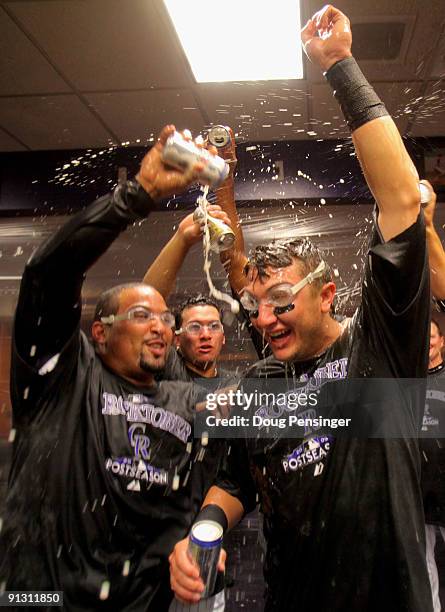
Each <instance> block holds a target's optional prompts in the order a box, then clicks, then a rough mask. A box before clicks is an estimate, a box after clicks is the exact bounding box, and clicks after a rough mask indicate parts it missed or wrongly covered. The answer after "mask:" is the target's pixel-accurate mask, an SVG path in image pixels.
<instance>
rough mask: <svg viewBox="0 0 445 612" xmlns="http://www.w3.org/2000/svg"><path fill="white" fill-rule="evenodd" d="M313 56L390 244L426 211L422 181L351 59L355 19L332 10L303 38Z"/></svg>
mask: <svg viewBox="0 0 445 612" xmlns="http://www.w3.org/2000/svg"><path fill="white" fill-rule="evenodd" d="M301 38H302V42H303V45H304V49H305V51H306V53H307V55H308V57H309V58H310V59H311V61H313V62H314V63H315V64H317V65H318V66H319V67H320V68H321V69H322V70H323V71H324V73H325V76H326V78H327V80H328V82H329V84H330V85H331V86H332V88H333V90H334V95H335V97H336V98H337V100H338V101H339V103H340V106H341V108H342V111H343V114H344V115H345V118H346V121H347V122H348V125H349V127H350V129H351V131H352V139H353V142H354V146H355V150H356V153H357V157H358V159H359V161H360V164H361V167H362V170H363V173H364V175H365V178H366V181H367V183H368V186H369V188H370V190H371V192H372V194H373V195H374V198H375V200H376V202H377V205H378V209H379V216H378V224H379V227H380V231H381V233H382V236H383V238H384V240H386V241H387V240H390V239H391V238H393V237H394V236H396V235H398V234H400V233H401V232H402V231H404V230H405V229H407V228H408V227H409V226H410V225H412V224H413V223H414V222H415V220H416V219H417V216H418V214H419V210H420V195H419V188H418V176H417V172H416V169H415V167H414V164H413V163H412V161H411V159H410V157H409V155H408V153H407V151H406V149H405V146H404V144H403V142H402V139H401V137H400V134H399V131H398V129H397V127H396V125H395V124H394V122H393V120H392V119H391V117H390V116H389V115H388V112H387V111H386V109H385V107H384V105H383V104H382V102H381V101H380V100H379V98H378V97H377V95H376V94H375V92H374V90H373V89H372V87H371V86H370V85H369V83H368V82H367V81H366V79H365V77H364V76H363V74H362V72H361V71H360V68H359V67H358V65H357V64H356V62H355V60H354V59H353V57H352V54H351V44H352V35H351V26H350V23H349V19H348V18H347V17H346V15H344V14H343V13H342V12H341V11H339V10H338V9H336V8H334V7H333V6H331V5H328V6H326V7H324V8H323V9H322V10H321V11H319V12H318V13H316V14H315V15H314V17H312V19H310V20H309V21H308V23H307V24H306V26H305V28H304V29H303V30H302V33H301Z"/></svg>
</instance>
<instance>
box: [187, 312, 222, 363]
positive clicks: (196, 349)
mask: <svg viewBox="0 0 445 612" xmlns="http://www.w3.org/2000/svg"><path fill="white" fill-rule="evenodd" d="M215 322H218V323H221V319H220V316H219V312H218V310H217V309H216V308H215V307H214V306H209V305H198V306H190V307H188V308H185V310H183V312H182V324H181V327H182V329H183V330H185V328H186V327H187V325H189V324H190V323H199V324H200V325H201V329H200V331H199V333H197V334H192V333H189V332H187V331H183V333H181V334H179V336H177V337H176V342H177V345H178V346H179V349H180V352H181V354H182V355H183V357H184V359H185V361H186V362H187V363H190V364H193V365H194V366H195V367H198V368H199V369H201V370H205V369H207V368H208V367H209V366H211V365H213V364H214V363H215V361H216V359H217V358H218V357H219V354H220V353H221V350H222V347H223V345H224V343H225V336H224V331H223V330H221V331H217V332H215V331H213V332H212V331H211V330H210V329H209V327H208V325H210V324H211V323H215Z"/></svg>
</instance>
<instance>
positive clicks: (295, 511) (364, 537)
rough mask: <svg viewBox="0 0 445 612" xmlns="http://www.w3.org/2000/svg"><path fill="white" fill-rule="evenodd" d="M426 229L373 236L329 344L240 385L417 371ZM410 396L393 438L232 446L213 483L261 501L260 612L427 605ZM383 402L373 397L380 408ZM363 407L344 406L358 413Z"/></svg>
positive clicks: (423, 324) (397, 415) (417, 417)
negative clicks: (356, 299)
mask: <svg viewBox="0 0 445 612" xmlns="http://www.w3.org/2000/svg"><path fill="white" fill-rule="evenodd" d="M424 232H425V230H424V224H423V220H422V218H421V217H420V216H419V219H418V220H417V222H416V223H415V224H414V225H413V226H411V227H410V228H408V229H407V230H406V231H405V232H403V233H402V234H400V235H399V236H397V237H395V238H394V239H392V240H391V241H388V242H387V243H384V242H383V240H382V239H381V238H380V236H379V233H378V231H376V232H374V236H373V241H372V244H371V249H370V252H369V257H368V262H367V267H366V273H365V278H364V282H363V288H362V304H361V307H360V308H359V310H358V311H357V313H356V314H355V316H354V318H353V319H352V320H351V321H350V322H349V323H347V324H345V325H344V331H343V333H342V335H341V336H340V337H339V338H338V339H337V341H336V342H335V343H334V344H333V345H332V346H331V347H330V348H329V349H328V350H327V351H326V352H325V353H324V354H323V355H321V356H320V357H318V358H317V359H314V360H312V361H310V362H307V363H304V364H302V363H288V364H283V363H280V362H279V361H277V360H275V359H274V358H273V357H271V358H267V359H266V360H264V361H262V362H259V363H258V364H256V366H254V367H253V368H252V370H251V371H250V372H248V374H247V376H246V382H248V379H249V378H250V379H251V378H253V377H260V378H263V377H267V378H272V379H273V378H278V379H279V378H285V379H286V380H285V381H283V385H285V386H286V388H287V389H289V385H292V384H293V383H295V387H296V388H298V387H300V386H305V388H307V386H308V385H309V386H310V385H312V386H313V388H317V387H318V386H319V385H320V381H321V380H322V379H341V378H345V377H348V378H355V379H363V378H369V377H373V378H405V377H406V378H407V377H410V378H415V377H423V376H425V374H426V367H427V357H428V353H427V342H426V339H427V338H428V329H429V327H428V326H429V283H428V269H427V259H426V252H425V234H424ZM413 330H415V332H414V333H413ZM328 386H329V385H328ZM417 395H418V397H419V401H417V402H416V401H412V398H411V399H408V400H407V401H406V403H405V404H404V405H403V406H399V407H398V410H395V411H394V414H393V416H392V418H393V419H395V420H396V425H398V426H399V427H398V431H400V432H402V436H401V437H400V438H398V439H394V438H393V439H383V438H377V437H375V438H371V439H370V438H360V439H359V438H356V437H348V436H345V435H344V436H342V437H337V438H333V437H332V436H324V435H323V434H321V433H319V432H317V431H312V432H309V433H308V434H307V435H306V436H305V437H304V438H301V439H288V438H284V437H283V438H281V437H278V436H276V437H275V438H273V439H264V438H263V439H261V438H260V437H257V438H251V439H245V440H237V441H235V442H233V443H232V448H231V452H230V454H229V455H228V458H227V464H226V465H225V468H224V469H223V470H221V472H220V474H219V479H218V484H219V486H221V487H223V488H224V489H226V490H227V491H228V492H229V493H230V494H232V495H234V496H236V497H238V498H239V499H240V501H241V502H242V504H243V506H244V508H245V510H246V511H249V510H251V509H252V508H253V507H254V506H255V504H256V502H257V501H259V502H260V504H261V509H262V512H263V513H264V519H265V520H264V525H265V535H266V540H267V543H268V546H267V555H266V561H265V577H266V581H267V587H268V589H267V598H266V609H267V610H268V611H272V610H274V611H280V612H281V611H283V610H309V609H318V610H323V611H341V612H351V611H357V612H358V611H359V610H360V611H363V610H370V611H371V610H373V611H374V610H409V611H410V612H414V611H415V612H425V611H427V610H428V611H429V610H431V609H432V608H431V594H430V588H429V582H428V576H427V572H426V566H425V557H424V536H423V535H422V534H423V531H424V516H423V512H422V503H421V495H420V487H419V473H420V458H419V452H418V444H417V440H416V436H417V434H418V432H419V428H420V423H421V416H422V411H423V406H422V405H421V402H422V398H421V395H420V394H417ZM384 402H385V398H384V397H382V398H381V399H380V403H381V404H382V407H383V409H384ZM360 407H361V404H360V403H357V404H356V405H355V406H353V407H352V409H353V413H354V415H355V418H357V417H358V415H360ZM302 410H305V409H302ZM301 415H302V416H303V414H301ZM360 417H361V415H360Z"/></svg>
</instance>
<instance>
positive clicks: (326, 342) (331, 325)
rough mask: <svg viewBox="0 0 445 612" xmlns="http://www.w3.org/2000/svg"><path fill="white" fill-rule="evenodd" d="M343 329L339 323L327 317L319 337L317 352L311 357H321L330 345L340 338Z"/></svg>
mask: <svg viewBox="0 0 445 612" xmlns="http://www.w3.org/2000/svg"><path fill="white" fill-rule="evenodd" d="M343 329H344V328H343V326H342V325H341V323H339V322H338V321H336V320H335V319H333V318H332V317H331V316H330V315H329V317H328V318H327V321H326V325H325V326H324V329H323V334H322V335H321V337H320V342H319V344H318V347H317V350H316V352H315V354H314V355H313V357H318V355H322V354H323V353H324V352H325V351H326V350H327V349H328V348H329V347H330V346H331V344H333V343H334V342H335V341H336V340H337V338H339V337H340V336H341V334H342V332H343Z"/></svg>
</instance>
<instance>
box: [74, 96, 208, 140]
mask: <svg viewBox="0 0 445 612" xmlns="http://www.w3.org/2000/svg"><path fill="white" fill-rule="evenodd" d="M86 98H87V99H88V101H89V103H90V104H91V105H92V107H93V108H94V109H95V110H96V111H97V112H98V113H99V115H100V116H101V117H102V118H103V119H104V120H105V122H106V124H107V125H108V126H109V127H110V128H111V129H112V130H113V132H114V133H115V134H117V135H118V136H119V138H120V140H121V142H128V141H130V144H135V142H136V140H137V139H140V140H141V142H142V143H144V142H146V141H148V140H149V139H150V137H151V136H156V135H157V134H158V132H159V130H160V129H161V128H162V127H163V126H164V125H166V124H167V123H173V124H175V125H176V127H177V128H178V129H181V130H182V129H184V128H188V129H190V130H191V131H192V132H195V133H196V132H199V131H200V130H202V128H203V126H204V124H205V120H204V118H203V116H202V114H201V112H200V111H199V109H198V107H197V105H196V102H195V100H194V98H193V96H192V94H191V92H190V91H188V90H173V89H172V90H168V91H139V92H117V93H109V94H106V93H105V94H86Z"/></svg>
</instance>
